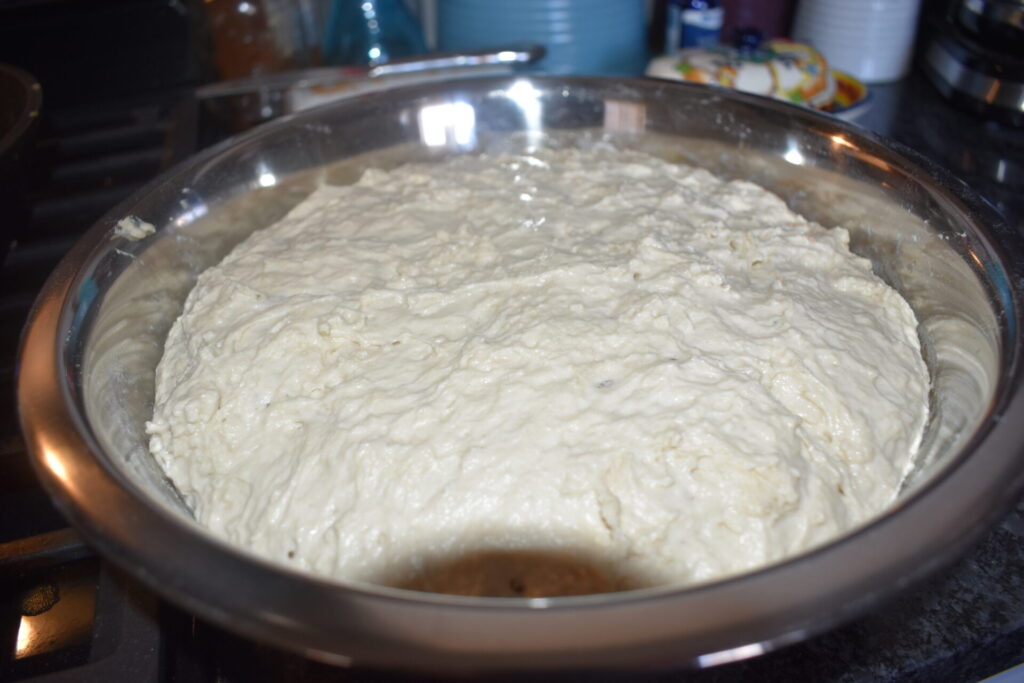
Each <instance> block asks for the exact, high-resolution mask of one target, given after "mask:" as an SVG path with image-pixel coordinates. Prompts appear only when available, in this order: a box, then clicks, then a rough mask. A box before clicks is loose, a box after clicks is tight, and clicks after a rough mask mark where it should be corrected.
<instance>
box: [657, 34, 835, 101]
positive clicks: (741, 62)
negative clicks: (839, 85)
mask: <svg viewBox="0 0 1024 683" xmlns="http://www.w3.org/2000/svg"><path fill="white" fill-rule="evenodd" d="M647 75H648V76H654V77H657V78H667V79H672V80H683V81H689V82H691V83H707V84H710V85H718V86H722V87H725V88H732V89H735V90H741V91H743V92H748V93H752V94H754V95H763V96H765V97H772V98H774V99H777V100H785V101H787V102H793V103H796V104H803V105H806V106H808V107H813V108H816V109H825V108H828V107H830V106H832V105H833V104H834V100H835V98H836V77H835V75H834V74H833V73H832V70H831V69H829V67H828V63H827V62H826V61H825V58H824V57H823V56H822V55H821V53H820V52H818V51H817V50H815V49H814V48H813V47H811V46H809V45H803V44H801V43H793V42H790V41H787V40H771V41H768V42H767V43H762V44H761V45H760V46H758V47H757V48H755V49H750V50H746V49H739V48H734V47H730V46H727V45H720V46H716V47H711V48H689V49H685V50H682V51H680V52H679V54H677V55H667V56H663V57H658V58H656V59H654V60H652V61H651V63H650V64H649V65H648V67H647Z"/></svg>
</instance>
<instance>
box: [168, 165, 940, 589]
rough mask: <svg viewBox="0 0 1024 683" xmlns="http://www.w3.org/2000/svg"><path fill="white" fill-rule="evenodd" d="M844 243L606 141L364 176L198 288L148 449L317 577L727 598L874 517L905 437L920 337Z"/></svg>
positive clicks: (913, 432)
mask: <svg viewBox="0 0 1024 683" xmlns="http://www.w3.org/2000/svg"><path fill="white" fill-rule="evenodd" d="M847 242H848V234H847V233H846V231H844V230H842V229H831V230H826V229H824V228H822V227H821V226H819V225H817V224H814V223H810V222H808V221H806V220H805V219H803V218H802V217H800V216H798V215H795V214H794V213H792V212H791V211H790V210H789V209H788V208H787V207H786V205H785V204H784V202H783V201H782V200H781V199H779V198H778V197H776V196H775V195H772V194H771V193H769V192H767V191H766V190H764V189H762V188H760V187H758V186H756V185H753V184H751V183H748V182H742V181H725V180H722V179H719V178H717V177H715V176H714V175H712V174H711V173H709V172H707V171H704V170H701V169H695V168H691V167H688V166H683V165H676V164H670V163H667V162H664V161H661V160H658V159H655V158H653V157H651V156H648V155H645V154H641V153H639V152H631V151H624V150H619V149H613V148H611V147H606V146H600V145H599V146H596V147H595V148H593V149H589V150H586V151H580V150H540V151H537V152H534V153H532V154H529V155H521V156H512V155H508V156H463V157H457V158H454V159H450V160H447V161H444V162H441V163H436V164H409V165H406V166H402V167H400V168H397V169H395V170H391V171H379V170H369V171H366V173H365V174H364V175H363V176H362V178H361V179H360V180H359V181H358V182H356V183H355V184H353V185H350V186H342V187H333V186H325V187H321V188H320V189H318V190H316V191H315V192H314V193H313V194H312V195H311V196H310V197H309V198H308V199H307V200H305V201H304V202H302V203H301V204H299V205H298V206H297V207H296V208H295V209H293V210H292V211H291V212H290V213H289V214H288V215H287V216H286V217H285V218H284V219H283V220H281V221H280V222H278V223H277V224H275V225H273V226H271V227H269V228H267V229H265V230H261V231H259V232H257V233H254V234H253V235H252V236H251V237H250V238H249V239H247V240H246V241H245V242H243V243H242V244H241V245H239V246H238V247H237V248H236V249H235V250H234V251H233V252H232V253H231V254H229V255H228V256H227V258H225V259H224V261H223V262H222V263H220V264H219V265H218V266H216V267H214V268H211V269H209V270H207V271H206V272H205V273H203V274H202V275H201V276H200V278H199V281H198V283H197V285H196V287H195V289H194V290H193V291H192V293H191V294H190V295H189V297H188V300H187V302H186V304H185V307H184V312H183V313H182V315H181V317H180V319H179V320H178V321H177V322H176V323H175V324H174V326H173V328H172V329H171V331H170V334H169V336H168V339H167V342H166V350H165V355H164V357H163V360H162V361H161V363H160V365H159V367H158V369H157V389H156V407H155V410H154V415H153V419H152V421H151V422H150V423H149V424H148V431H149V433H150V434H151V442H150V448H151V450H152V452H153V454H154V456H155V457H156V458H157V460H158V461H159V463H160V464H161V465H162V466H163V467H164V469H165V471H166V472H167V474H168V475H169V476H170V478H171V479H172V480H173V481H174V483H175V484H176V485H177V487H178V489H179V490H180V491H181V493H182V494H183V495H184V497H185V499H186V500H187V501H188V503H189V504H190V506H191V507H192V509H193V510H194V512H195V515H196V518H197V519H198V521H199V522H200V523H201V524H203V525H205V526H206V527H208V528H209V529H211V530H212V531H213V532H214V533H215V534H217V535H218V536H221V537H223V538H226V539H229V540H230V541H232V542H234V543H236V544H239V545H242V546H245V547H248V548H250V549H252V550H253V551H255V552H257V553H259V554H261V555H263V556H266V557H268V558H271V559H273V560H276V561H280V562H283V563H289V564H291V565H293V566H297V567H301V568H305V569H308V570H311V571H314V572H317V573H320V574H323V575H326V576H331V577H336V578H341V579H346V580H359V581H388V582H401V581H403V580H405V579H406V578H408V577H409V576H411V575H414V574H416V573H417V572H418V571H421V570H422V569H423V567H424V566H426V565H429V564H430V563H431V562H434V561H438V560H442V559H444V558H450V557H458V556H460V555H464V554H467V553H473V552H479V551H493V550H500V551H507V550H517V549H522V550H524V551H530V552H533V551H552V552H559V553H569V554H576V555H579V556H580V557H585V558H587V559H588V561H591V562H594V563H596V564H598V565H600V566H602V567H604V568H606V569H607V571H609V572H610V573H611V574H613V575H614V576H615V577H617V579H616V580H617V581H618V585H620V586H625V587H628V586H634V585H646V584H658V583H666V582H699V581H705V580H709V579H714V578H718V577H722V576H725V575H729V574H734V573H737V572H742V571H745V570H748V569H752V568H755V567H758V566H761V565H764V564H765V563H770V562H773V561H776V560H779V559H781V558H784V557H786V556H789V555H792V554H794V553H797V552H799V551H801V550H803V549H806V548H809V547H812V546H814V545H817V544H820V543H822V542H824V541H827V540H830V539H832V538H834V537H835V536H837V535H839V534H841V533H843V532H844V531H845V530H847V529H850V528H851V527H852V526H855V525H857V524H858V523H860V522H862V521H864V520H866V519H869V518H871V517H872V516H874V515H877V514H879V513H880V512H881V511H883V510H884V509H885V508H886V507H887V506H888V505H889V504H890V503H891V502H892V501H893V498H894V496H895V495H896V492H897V488H898V486H899V483H900V481H901V479H902V477H903V475H904V473H905V472H906V471H907V469H908V468H909V467H910V465H911V461H912V458H913V454H914V452H915V450H916V448H917V444H918V442H919V439H920V435H921V432H922V429H923V426H924V422H925V418H926V415H927V405H928V381H929V380H928V373H927V369H926V367H925V364H924V362H923V360H922V357H921V351H920V348H919V343H918V338H917V333H916V320H915V318H914V315H913V312H912V311H911V309H910V307H909V305H908V304H907V303H906V302H905V301H904V300H903V299H902V298H901V297H900V295H899V294H898V293H897V292H896V291H895V290H893V289H891V288H890V287H888V286H887V285H886V284H884V283H883V282H882V281H881V280H879V279H878V278H877V277H876V276H875V275H874V274H873V273H872V271H871V266H870V263H869V262H868V261H866V260H865V259H862V258H860V257H857V256H855V255H853V254H851V253H850V251H849V249H848V246H847Z"/></svg>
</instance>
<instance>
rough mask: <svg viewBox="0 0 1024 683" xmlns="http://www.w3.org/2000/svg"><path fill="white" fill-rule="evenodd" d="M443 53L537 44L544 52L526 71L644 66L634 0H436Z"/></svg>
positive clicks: (611, 71) (622, 71) (640, 19)
mask: <svg viewBox="0 0 1024 683" xmlns="http://www.w3.org/2000/svg"><path fill="white" fill-rule="evenodd" d="M437 42H438V49H439V50H441V51H444V52H454V51H459V50H483V49H491V48H499V47H503V46H507V45H510V44H517V43H537V44H540V45H543V46H544V47H545V49H546V50H547V54H546V56H545V57H544V58H543V59H541V60H540V61H538V62H537V63H536V64H535V65H533V66H532V67H531V69H530V70H532V71H543V72H546V73H551V74H583V75H603V76H638V75H640V74H642V73H643V71H644V68H645V67H646V65H647V57H648V55H647V27H646V25H645V15H644V3H643V2H640V0H438V2H437Z"/></svg>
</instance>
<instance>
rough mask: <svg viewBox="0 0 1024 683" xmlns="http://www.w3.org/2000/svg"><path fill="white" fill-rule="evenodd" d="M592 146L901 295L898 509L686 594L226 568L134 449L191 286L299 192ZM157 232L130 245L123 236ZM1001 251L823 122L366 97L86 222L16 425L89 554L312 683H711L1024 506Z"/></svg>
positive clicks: (511, 99) (588, 81)
mask: <svg viewBox="0 0 1024 683" xmlns="http://www.w3.org/2000/svg"><path fill="white" fill-rule="evenodd" d="M597 138H606V139H610V140H612V141H613V142H615V143H616V144H619V145H622V146H625V147H634V148H641V149H645V150H648V151H651V152H652V153H654V154H658V155H660V156H662V157H665V158H668V159H670V160H678V161H685V162H688V163H694V164H699V165H702V166H706V167H708V168H710V169H711V170H713V171H716V172H718V173H721V174H724V175H727V176H731V177H742V178H746V179H749V180H753V181H754V182H758V183H760V184H762V185H764V186H766V187H768V188H769V189H771V190H773V191H775V192H777V193H779V194H780V195H782V196H783V197H784V198H786V200H787V201H788V203H789V204H790V206H791V207H793V208H794V209H795V210H797V211H799V212H801V213H803V214H805V215H806V216H808V217H809V218H812V219H814V220H817V221H819V222H821V223H823V224H825V225H829V226H832V225H842V226H845V227H847V228H848V229H849V230H850V231H851V234H852V246H853V248H854V250H855V251H857V252H858V253H860V254H862V255H864V256H866V257H868V258H870V259H871V260H872V261H873V263H874V265H875V268H876V271H877V272H878V273H879V275H880V276H882V277H883V278H884V279H886V280H887V281H888V282H890V283H891V284H892V285H893V286H895V287H897V288H898V289H899V290H900V291H901V292H903V294H904V295H905V296H906V297H907V299H908V300H909V301H910V302H911V304H912V305H913V307H914V309H915V311H916V312H917V314H918V317H919V320H920V321H921V326H920V334H921V338H922V341H923V343H924V346H925V352H926V360H927V361H928V364H929V368H930V370H931V373H932V380H933V392H932V397H931V419H930V422H929V425H928V428H927V433H926V437H925V442H924V445H923V448H922V455H921V459H920V463H919V466H918V468H917V469H916V471H915V473H914V475H913V476H912V477H911V478H910V479H909V480H908V482H907V483H906V486H905V489H904V492H903V494H902V496H901V498H900V500H899V501H898V502H897V504H896V505H895V506H894V509H893V510H892V511H891V512H890V513H889V514H888V515H886V516H885V517H883V518H882V519H879V520H876V521H875V522H873V523H870V524H868V525H866V526H864V527H862V528H860V529H857V530H855V531H854V532H853V533H851V534H849V535H848V536H846V537H844V538H842V539H839V540H838V541H836V542H834V543H832V544H829V545H827V546H824V547H821V548H818V549H816V550H813V551H811V552H808V553H805V554H803V555H801V556H799V557H796V558H794V559H792V560H789V561H787V562H783V563H779V564H777V565H774V566H771V567H768V568H765V569H763V570H761V571H758V572H754V573H750V574H747V575H743V576H739V577H736V578H732V579H729V580H725V581H721V582H717V583H711V584H706V585H701V586H694V587H690V588H679V587H672V586H667V587H663V588H657V589H645V590H641V591H634V592H629V593H618V594H606V595H599V596H585V597H573V598H555V599H533V600H527V599H474V598H461V597H450V596H439V595H428V594H421V593H414V592H407V591H401V590H398V589H388V588H381V587H374V586H366V585H346V584H341V583H335V582H330V581H325V580H321V579H317V578H314V577H310V576H306V575H301V574H299V573H296V572H294V571H292V570H290V569H288V568H284V567H279V566H277V565H273V564H270V563H268V562H266V561H263V560H261V559H258V558H255V557H252V556H250V555H248V554H246V553H245V552H243V551H239V550H237V549H234V548H231V547H228V546H226V545H225V544H223V543H221V542H220V541H218V540H216V539H214V538H212V537H211V536H209V535H207V534H206V533H205V532H203V531H202V530H201V529H200V528H198V526H197V525H196V524H195V523H194V522H193V521H192V520H191V518H190V516H189V514H188V511H187V509H185V507H184V506H183V505H181V503H180V501H179V500H178V498H177V496H176V495H175V493H174V491H173V489H172V488H171V487H170V486H169V485H168V484H167V483H166V481H165V480H164V479H163V477H162V475H161V473H160V471H159V469H158V467H157V466H156V465H155V463H154V462H153V460H152V458H151V457H150V456H149V454H148V451H147V448H146V439H145V434H144V422H145V420H146V419H147V418H148V416H149V414H150V411H151V408H152V392H153V368H154V366H155V364H156V363H157V361H158V359H159V356H160V353H161V349H162V344H163V340H164V336H165V334H166V331H167V329H168V328H169V326H170V324H171V322H172V321H173V319H174V318H175V317H176V316H177V314H178V312H179V311H180V309H181V306H182V302H183V300H184V297H185V296H186V295H187V293H188V291H189V289H190V287H191V286H192V284H193V283H194V281H195V278H196V276H197V274H198V273H199V272H201V271H202V270H203V269H204V268H206V267H208V266H210V265H212V264H214V263H216V262H217V261H218V260H219V259H220V258H221V257H222V256H223V255H224V254H225V253H226V252H227V251H228V250H229V249H230V248H231V247H232V246H233V245H234V244H236V243H237V242H238V241H240V240H241V239H243V238H244V237H245V236H246V235H247V234H249V233H250V232H252V231H253V230H255V229H257V228H259V227H262V226H265V225H268V224H270V223H272V222H273V221H274V220H275V219H276V218H278V217H279V216H281V215H282V214H283V213H284V212H285V211H287V210H288V208H290V207H291V206H294V205H295V204H296V203H297V202H299V201H301V199H302V198H303V197H304V196H305V195H306V194H308V193H309V192H310V191H311V189H312V188H313V187H314V186H315V185H316V183H319V182H325V181H326V182H336V183H342V182H348V181H351V180H352V179H354V178H355V177H357V176H358V174H359V173H360V172H361V170H362V169H364V168H366V167H370V166H377V167H389V166H393V165H396V164H399V163H402V162H403V161H407V160H410V159H417V160H424V159H426V160H429V159H436V158H441V157H444V156H447V155H451V154H461V153H476V152H479V151H482V150H492V149H523V148H528V147H529V146H531V145H536V144H586V143H587V142H588V141H591V140H593V139H597ZM126 215H133V216H137V217H139V218H140V219H142V220H144V221H148V222H150V223H152V224H154V225H155V226H156V227H157V232H156V234H155V235H152V236H150V237H146V238H144V239H142V240H139V241H131V240H128V239H126V238H123V237H117V236H115V235H114V227H115V225H116V223H117V221H118V220H119V219H120V218H122V217H124V216H126ZM1021 249H1022V244H1021V240H1020V238H1019V237H1018V236H1017V235H1016V233H1014V232H1013V231H1011V230H1010V229H1009V228H1008V227H1007V226H1006V225H1004V224H1003V223H1002V221H1001V220H1000V219H999V217H998V216H997V215H996V214H995V213H994V212H993V211H992V210H991V209H990V208H989V207H988V206H987V205H986V204H985V203H984V202H982V201H980V200H979V199H978V198H977V197H976V196H975V195H974V194H973V193H972V192H971V191H970V190H969V189H968V188H966V187H965V186H963V185H962V184H960V183H958V182H957V181H955V180H954V179H952V178H951V177H949V176H948V175H947V174H946V173H944V172H943V171H941V170H940V169H938V168H936V167H934V166H933V165H931V164H929V163H928V162H926V161H924V160H923V159H921V158H920V157H917V156H916V155H914V154H913V153H911V152H909V151H908V150H905V149H901V148H898V147H895V146H893V145H891V144H888V143H886V142H885V141H883V140H881V139H879V138H877V137H875V136H872V135H870V134H867V133H864V132H863V131H861V130H860V129H858V128H856V127H853V126H851V125H849V124H846V123H844V122H842V121H839V120H837V119H833V118H830V117H828V116H826V115H822V114H817V113H814V112H810V111H807V110H803V109H799V108H797V107H794V106H790V105H786V104H783V103H778V102H773V101H768V100H763V99H760V98H757V97H753V96H748V95H744V94H742V93H738V92H734V91H724V90H717V89H708V88H705V87H703V86H694V85H688V84H683V83H671V82H665V81H653V80H651V81H648V80H637V81H620V80H605V79H593V78H553V79H545V78H488V79H479V80H467V81H458V82H449V83H441V84H438V83H431V84H428V85H424V86H417V87H410V88H406V89H401V90H395V91H388V92H382V93H375V94H372V95H367V96H362V97H355V98H352V99H349V100H346V101H343V102H339V103H336V104H334V105H330V106H326V107H322V108H318V109H314V110H310V111H307V112H303V113H301V114H297V115H293V116H290V117H287V118H285V119H282V120H280V121H277V122H274V123H271V124H269V125H266V126H264V127H261V128H260V129H257V130H254V131H252V132H251V133H249V134H246V135H243V136H240V137H239V138H236V139H234V140H233V141H229V142H228V143H226V144H224V145H220V146H218V147H215V148H213V149H211V150H208V151H207V152H205V153H203V154H200V155H198V156H196V157H195V158H193V159H191V160H189V161H187V162H185V163H184V164H182V165H181V166H179V167H177V168H175V169H173V170H172V171H171V172H169V173H168V174H166V175H165V176H163V177H162V178H160V179H159V180H158V181H156V182H154V183H152V184H150V185H149V186H147V187H146V188H144V189H143V190H141V191H140V192H139V193H138V194H136V195H135V196H134V197H133V198H131V199H130V200H129V201H127V202H126V203H124V204H123V205H122V206H121V207H119V208H118V209H116V210H115V211H113V212H112V213H111V214H109V215H108V216H106V217H105V218H104V219H103V220H101V221H100V222H99V223H98V224H97V225H96V226H95V227H94V228H93V229H92V230H91V231H90V232H89V233H88V234H87V235H86V236H85V237H84V238H83V239H82V240H81V241H80V242H79V244H77V245H76V247H75V248H74V249H73V251H72V252H71V253H70V254H69V255H68V257H67V258H66V259H65V260H64V261H63V262H62V264H61V265H60V267H59V268H58V270H57V271H56V272H55V273H54V274H53V276H52V277H51V278H50V280H49V282H48V283H47V286H46V288H45V289H44V291H43V292H42V294H41V295H40V298H39V300H38V302H37V305H36V308H35V310H34V312H33V315H32V317H31V320H30V322H29V326H28V328H27V330H26V333H25V336H24V338H23V346H22V355H21V373H20V376H19V379H18V400H19V406H20V408H21V416H22V423H23V428H24V431H25V435H26V440H27V442H28V444H29V448H30V450H31V452H32V455H33V457H34V459H35V464H36V466H37V469H38V471H39V474H40V476H41V478H42V479H43V481H44V483H45V485H46V486H47V487H48V488H49V489H50V490H51V492H52V493H53V494H54V496H55V499H56V500H57V502H58V504H59V505H60V507H61V508H62V510H63V511H64V512H65V513H66V514H67V515H68V516H69V518H70V519H71V520H72V521H73V522H74V523H75V525H76V526H77V527H78V528H79V530H80V531H81V532H82V533H83V534H84V535H85V536H86V537H87V538H88V539H89V540H90V542H92V543H94V544H95V545H96V546H97V547H98V548H99V549H100V550H101V551H102V552H104V553H105V554H106V555H108V556H109V557H111V558H113V559H114V560H116V561H118V562H119V563H121V564H122V565H123V566H124V567H125V568H127V569H128V570H129V571H131V572H133V573H135V574H136V575H137V576H138V577H140V578H141V579H143V580H144V581H146V582H148V583H149V584H150V585H151V586H153V588H155V589H156V590H158V591H160V592H161V593H163V594H164V595H166V596H168V597H169V598H171V599H172V600H174V601H176V602H178V603H179V604H181V605H183V606H185V607H186V608H187V609H189V610H192V611H194V612H196V613H198V614H200V615H202V616H204V617H206V618H208V619H211V620H213V621H215V622H217V623H219V624H221V625H223V626H226V627H228V628H231V629H234V630H236V631H239V632H241V633H244V634H247V635H249V636H252V637H255V638H259V639H262V640H266V641H269V642H274V643H277V644H279V645H281V646H284V647H288V648H290V649H293V650H296V651H299V652H303V653H306V654H308V655H310V656H314V657H318V658H320V659H324V660H326V661H332V662H337V663H345V662H349V661H355V662H359V663H373V664H377V665H382V666H391V667H409V668H422V669H432V670H460V671H480V670H494V669H503V670H515V669H539V668H557V667H573V668H577V669H579V668H597V667H617V668H631V667H643V668H650V667H672V666H684V665H687V666H707V665H712V664H717V663H722V662H727V661H731V660H734V659H739V658H744V657H749V656H753V655H756V654H760V653H762V652H765V651H767V650H770V649H773V648H776V647H779V646H782V645H785V644H787V643H790V642H794V641H797V640H800V639H803V638H806V637H808V636H809V635H811V634H813V633H816V632H819V631H821V630H823V629H826V628H829V627H831V626H834V625H836V624H838V623H841V622H842V621H844V620H847V619H850V618H852V617H853V616H855V615H857V614H859V613H862V612H863V611H865V610H867V609H869V608H871V607H872V606H874V605H876V604H878V603H879V601H881V600H883V599H884V598H885V597H886V596H888V595H890V594H892V593H893V592H895V591H897V590H899V589H901V588H903V587H905V586H907V585H909V584H910V583H912V582H913V581H914V580H916V579H918V578H920V577H922V576H924V575H926V574H928V573H929V572H932V571H934V570H935V569H937V568H938V567H941V566H942V565H944V564H946V563H948V562H949V561H951V560H952V559H953V557H955V556H956V555H957V554H958V553H959V552H961V551H962V550H964V549H965V548H966V545H967V544H968V543H969V542H970V541H971V540H973V539H974V538H976V537H977V535H978V534H980V533H981V532H982V531H984V529H985V528H986V526H987V525H989V524H990V523H992V522H994V521H995V520H997V519H998V518H999V516H1000V514H1001V513H1003V512H1005V510H1006V509H1007V507H1008V506H1009V505H1010V504H1011V503H1012V502H1013V501H1015V500H1016V496H1017V494H1018V493H1019V491H1020V490H1021V488H1022V487H1024V397H1022V396H1021V394H1020V380H1021V378H1020V352H1021V328H1020V314H1021V301H1020V293H1021V277H1022V275H1024V268H1022V264H1021V261H1020V255H1021Z"/></svg>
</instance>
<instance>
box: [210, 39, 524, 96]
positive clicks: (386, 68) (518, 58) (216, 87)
mask: <svg viewBox="0 0 1024 683" xmlns="http://www.w3.org/2000/svg"><path fill="white" fill-rule="evenodd" d="M543 56H544V48H543V47H541V46H540V45H519V46H509V47H507V48H505V49H496V50H476V51H466V52H439V53H433V54H427V55H417V56H415V57H404V58H400V59H393V60H391V61H388V62H385V63H384V64H378V65H376V66H333V67H331V66H327V67H319V68H316V69H300V70H296V71H284V72H280V73H272V74H264V75H261V76H249V77H247V78H238V79H233V80H230V81H219V82H216V83H211V84H209V85H204V86H202V87H201V88H198V89H197V90H196V97H198V98H199V99H206V98H213V97H229V96H232V95H244V94H247V93H252V92H259V91H261V90H287V89H288V88H294V87H310V88H311V87H316V86H330V85H337V84H339V83H343V82H345V81H352V80H359V79H367V78H387V77H388V76H399V75H407V74H416V73H422V72H424V71H450V70H452V69H459V70H465V69H474V68H490V67H495V66H508V67H513V66H520V65H524V64H531V63H533V62H535V61H537V60H538V59H540V58H542V57H543Z"/></svg>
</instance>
